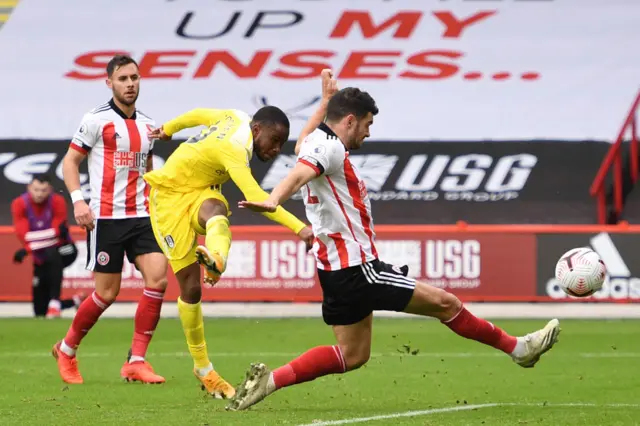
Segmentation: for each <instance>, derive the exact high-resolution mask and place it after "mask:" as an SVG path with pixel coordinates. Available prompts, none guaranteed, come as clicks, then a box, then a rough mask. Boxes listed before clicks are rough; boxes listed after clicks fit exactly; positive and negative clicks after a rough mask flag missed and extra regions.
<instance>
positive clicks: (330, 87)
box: [320, 68, 338, 101]
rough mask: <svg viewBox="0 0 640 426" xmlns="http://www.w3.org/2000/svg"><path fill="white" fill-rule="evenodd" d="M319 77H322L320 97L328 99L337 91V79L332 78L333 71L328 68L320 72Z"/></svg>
mask: <svg viewBox="0 0 640 426" xmlns="http://www.w3.org/2000/svg"><path fill="white" fill-rule="evenodd" d="M320 78H321V79H322V98H323V99H324V100H326V101H328V100H329V99H331V97H332V96H333V95H334V94H335V93H336V92H337V91H338V81H337V80H336V79H335V78H333V71H331V70H330V69H328V68H325V69H323V70H322V72H320Z"/></svg>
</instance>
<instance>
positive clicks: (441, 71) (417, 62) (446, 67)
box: [399, 50, 463, 80]
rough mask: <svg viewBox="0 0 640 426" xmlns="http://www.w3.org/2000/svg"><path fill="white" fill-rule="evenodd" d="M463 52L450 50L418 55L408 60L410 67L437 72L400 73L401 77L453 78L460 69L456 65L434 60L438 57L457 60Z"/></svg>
mask: <svg viewBox="0 0 640 426" xmlns="http://www.w3.org/2000/svg"><path fill="white" fill-rule="evenodd" d="M462 56H463V54H462V53H461V52H456V51H450V50H427V51H425V52H420V53H417V54H415V55H413V56H411V57H409V59H408V60H407V63H408V64H409V65H414V66H417V67H422V68H431V69H432V70H434V71H435V72H431V73H419V72H416V71H405V72H402V73H400V75H399V77H404V78H415V79H425V80H426V79H441V78H448V77H451V76H453V75H454V74H455V73H457V72H458V70H459V68H458V66H457V65H455V64H451V63H446V62H439V61H436V60H434V58H436V57H444V58H451V59H457V58H460V57H462Z"/></svg>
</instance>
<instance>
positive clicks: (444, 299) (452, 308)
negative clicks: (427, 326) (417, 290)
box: [439, 290, 462, 318]
mask: <svg viewBox="0 0 640 426" xmlns="http://www.w3.org/2000/svg"><path fill="white" fill-rule="evenodd" d="M442 293H443V294H442V295H441V296H440V300H439V303H440V309H441V311H442V313H443V314H444V315H445V317H448V318H453V316H454V315H456V314H457V313H458V312H460V309H462V301H461V300H460V299H458V297H457V296H456V295H455V294H453V293H449V292H447V291H444V290H442Z"/></svg>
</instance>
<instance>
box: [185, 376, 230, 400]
mask: <svg viewBox="0 0 640 426" xmlns="http://www.w3.org/2000/svg"><path fill="white" fill-rule="evenodd" d="M193 374H195V376H196V378H197V379H198V380H199V381H200V384H201V388H202V390H203V391H207V393H208V394H209V395H211V396H213V397H214V398H216V399H229V398H233V397H234V396H235V394H236V390H235V388H234V387H233V386H231V385H230V384H229V383H228V382H227V381H226V380H225V379H223V378H222V377H220V375H219V374H218V373H217V372H216V371H215V370H211V371H209V373H207V375H206V376H200V375H199V374H198V372H197V371H196V370H193Z"/></svg>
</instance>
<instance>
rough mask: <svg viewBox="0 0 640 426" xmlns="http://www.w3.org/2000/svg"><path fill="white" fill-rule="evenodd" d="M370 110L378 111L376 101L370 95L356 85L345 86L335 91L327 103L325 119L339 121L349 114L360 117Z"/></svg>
mask: <svg viewBox="0 0 640 426" xmlns="http://www.w3.org/2000/svg"><path fill="white" fill-rule="evenodd" d="M368 112H370V113H371V114H373V115H376V114H377V113H378V107H377V106H376V101H375V100H373V98H372V97H371V95H370V94H369V93H367V92H363V91H362V90H360V89H358V88H357V87H345V88H344V89H342V90H339V91H338V92H336V94H335V95H333V96H332V97H331V99H330V100H329V104H328V105H327V121H339V120H341V119H343V118H344V117H346V116H347V115H349V114H353V115H355V116H356V117H357V118H358V119H361V118H363V117H365V116H366V115H367V113H368Z"/></svg>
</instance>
